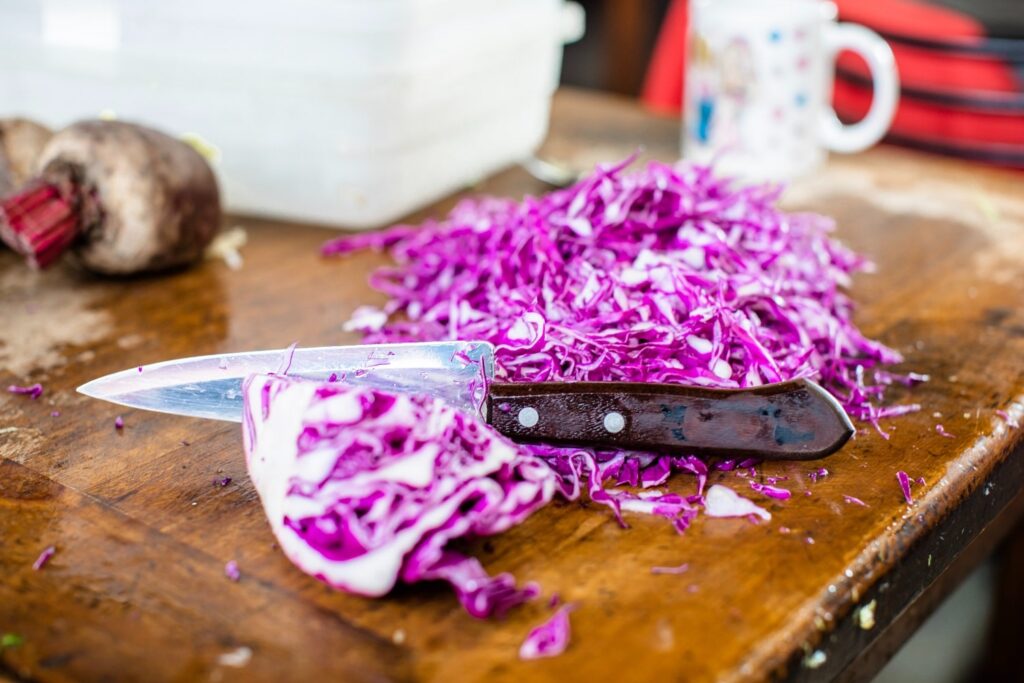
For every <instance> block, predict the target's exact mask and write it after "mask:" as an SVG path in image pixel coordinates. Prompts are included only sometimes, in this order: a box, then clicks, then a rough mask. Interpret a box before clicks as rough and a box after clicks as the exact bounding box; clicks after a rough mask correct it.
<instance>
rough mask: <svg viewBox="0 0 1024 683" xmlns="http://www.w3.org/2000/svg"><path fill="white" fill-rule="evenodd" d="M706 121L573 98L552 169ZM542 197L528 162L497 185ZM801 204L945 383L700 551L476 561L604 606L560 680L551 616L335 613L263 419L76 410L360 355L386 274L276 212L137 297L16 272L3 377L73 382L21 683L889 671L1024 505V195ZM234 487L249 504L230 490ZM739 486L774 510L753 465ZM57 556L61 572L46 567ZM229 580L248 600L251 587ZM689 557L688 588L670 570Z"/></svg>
mask: <svg viewBox="0 0 1024 683" xmlns="http://www.w3.org/2000/svg"><path fill="white" fill-rule="evenodd" d="M678 127H679V126H678V123H677V122H676V121H674V120H671V119H657V118H653V117H650V116H648V115H646V114H644V113H643V112H641V111H640V110H639V109H637V108H635V107H634V106H633V105H631V104H628V103H627V102H625V101H621V100H614V99H608V98H604V97H599V96H595V95H587V94H584V93H579V92H563V93H561V94H560V95H559V96H558V98H557V102H556V110H555V115H554V120H553V128H552V133H551V138H550V140H549V142H548V143H547V144H546V146H545V150H544V151H545V154H547V155H548V156H550V157H553V158H558V159H561V160H562V161H564V162H566V163H570V164H580V165H585V164H588V163H590V162H592V161H595V160H602V159H615V158H620V157H622V156H624V155H626V154H628V153H629V152H631V151H632V150H633V149H634V148H636V147H637V146H638V145H644V146H645V152H644V153H645V154H647V155H650V156H656V157H660V158H666V159H668V158H672V157H673V156H674V155H675V152H676V141H677V136H678ZM541 189H542V188H541V187H540V186H539V185H538V183H536V181H533V180H531V179H530V178H529V177H528V176H526V175H525V174H524V173H523V172H522V171H519V170H509V171H507V172H504V173H501V174H499V175H498V176H496V177H494V178H492V179H489V180H487V181H486V182H483V183H482V184H481V185H480V187H477V188H473V190H484V191H488V192H494V193H500V194H506V195H513V196H519V195H521V194H523V193H524V192H538V191H540V190H541ZM787 201H788V202H789V203H790V204H792V205H793V206H795V207H806V208H812V209H814V210H818V211H822V212H825V213H828V214H830V215H832V216H834V217H835V218H836V220H837V223H838V234H839V235H840V237H842V239H844V240H845V241H847V242H848V243H849V244H850V245H851V246H853V247H854V248H856V249H858V250H860V251H862V252H864V253H867V254H868V255H870V256H871V258H872V259H874V261H875V262H876V263H877V266H878V268H877V272H876V273H874V274H869V275H864V276H862V277H858V278H857V280H856V282H855V286H854V289H853V295H854V298H855V299H856V300H857V301H858V302H859V304H860V309H859V312H858V316H857V318H858V321H859V323H860V324H861V325H862V327H863V329H864V330H865V332H866V333H867V334H868V335H871V336H874V337H878V338H880V339H882V340H883V341H885V342H886V343H888V344H890V345H893V346H895V347H897V348H898V349H900V350H901V351H902V352H903V353H904V354H905V355H906V362H905V363H904V365H903V366H902V367H903V369H906V370H913V371H916V372H923V373H927V374H929V375H931V377H932V380H931V381H930V382H928V383H926V384H923V385H920V386H917V387H915V388H913V389H905V388H902V387H894V388H893V390H892V392H891V394H890V399H889V400H890V401H891V402H894V403H905V402H917V403H920V404H921V405H922V407H923V409H922V410H921V411H920V412H918V413H915V414H912V415H909V416H906V417H902V418H898V419H893V420H889V421H886V423H885V425H886V427H887V428H888V429H889V430H890V431H891V435H892V436H891V438H890V439H889V440H888V441H887V440H885V439H882V438H881V437H880V436H879V435H878V434H877V433H875V432H873V431H872V430H865V429H861V430H860V431H859V432H858V434H857V435H856V437H855V438H854V439H853V440H852V441H851V442H850V443H849V444H847V446H846V447H845V448H844V449H843V450H842V451H840V452H839V453H837V454H836V455H834V456H832V457H831V458H829V459H828V460H827V461H825V462H824V463H822V464H824V465H825V466H827V468H828V470H829V474H828V476H826V477H824V478H820V479H818V481H816V482H815V481H812V479H811V478H810V474H811V473H812V472H814V471H815V470H817V469H818V467H819V466H821V465H820V464H818V463H811V462H803V463H800V462H777V463H769V464H766V465H764V466H762V467H761V468H760V469H759V473H760V476H761V477H765V476H786V477H789V479H788V480H787V481H786V482H785V483H786V484H787V486H788V487H789V488H791V489H792V490H793V491H794V493H795V495H794V496H793V498H792V499H790V500H789V501H785V502H776V501H772V500H770V499H758V502H760V503H761V504H763V505H765V506H766V507H767V508H768V509H770V511H771V512H772V515H773V518H772V521H771V522H770V523H765V524H760V525H755V524H752V523H750V522H748V521H746V520H723V519H705V518H703V517H701V518H699V519H698V520H697V521H696V522H695V523H694V525H693V526H692V527H691V528H690V529H689V531H687V532H686V534H685V535H683V536H679V535H677V534H676V533H675V532H674V531H673V530H672V529H671V528H670V526H669V525H668V524H667V523H665V522H664V521H663V520H658V519H650V518H647V517H643V516H631V517H629V518H628V521H629V522H630V524H631V528H630V529H629V530H623V529H620V528H619V527H618V525H617V524H616V523H615V522H614V520H613V519H612V518H611V517H610V515H609V514H608V513H607V511H606V510H605V509H604V508H601V507H599V506H594V505H588V504H585V503H578V502H574V503H566V502H555V503H553V504H551V505H550V506H548V507H547V508H545V509H543V510H541V511H540V512H539V513H537V514H535V515H534V516H533V517H532V518H530V519H529V520H528V521H527V522H526V523H525V524H523V525H521V526H519V527H517V528H515V529H513V530H511V531H509V532H507V533H505V534H503V535H501V536H498V537H494V538H491V539H487V540H485V541H480V542H473V543H469V544H468V548H469V550H471V551H472V552H473V553H475V554H477V555H478V556H479V557H480V558H481V560H482V561H483V563H484V565H485V566H486V567H487V568H488V569H489V570H492V571H496V572H500V571H511V572H513V573H515V575H516V576H517V577H518V578H520V579H521V580H533V581H537V582H539V583H540V584H541V586H542V587H543V589H544V590H545V593H546V594H550V593H552V592H557V593H558V594H559V595H561V596H562V598H563V599H565V600H568V601H572V602H575V603H577V604H578V609H577V610H576V611H575V612H573V614H572V628H573V640H572V645H571V646H570V648H569V650H568V651H567V652H566V653H565V654H564V655H563V656H561V657H558V658H554V659H548V660H542V661H535V662H520V661H518V660H517V657H516V653H517V650H518V647H519V644H520V643H521V641H522V639H523V637H524V636H525V634H526V633H527V631H528V630H529V629H530V628H531V627H532V626H533V625H535V624H536V623H538V622H539V621H541V620H542V619H544V618H545V617H546V615H547V614H548V610H547V609H546V608H545V606H544V605H543V604H542V602H543V601H537V602H536V603H535V604H530V605H527V606H525V607H523V608H519V609H516V610H514V611H513V612H512V613H510V614H509V615H508V616H507V617H506V618H505V619H503V620H501V621H478V620H475V619H473V618H471V617H469V616H467V615H466V614H465V613H464V612H463V611H462V609H461V608H460V607H459V605H458V603H457V602H456V600H455V599H454V597H453V596H452V595H451V593H450V591H449V590H448V589H446V588H444V587H442V586H434V585H419V586H415V587H407V588H400V589H398V590H396V591H395V592H394V593H393V594H392V595H391V596H389V597H387V598H384V599H379V600H367V599H364V598H360V597H356V596H351V595H346V594H344V593H341V592H337V591H333V590H331V589H329V588H327V587H325V586H323V585H322V584H320V583H318V582H317V581H316V580H314V579H312V578H310V577H308V576H306V575H304V574H303V573H302V572H300V571H299V570H298V569H296V568H295V567H293V566H292V565H291V564H290V563H289V562H288V560H287V559H285V557H284V556H283V555H282V553H281V552H280V551H279V550H278V549H277V548H276V547H275V545H274V539H273V536H272V535H271V532H270V528H269V526H268V525H267V523H266V520H265V518H264V516H263V511H262V509H261V507H260V504H259V501H258V500H257V497H256V494H255V491H254V489H253V487H252V485H251V484H250V483H249V481H248V479H247V477H246V473H245V466H244V463H243V457H242V447H241V435H240V433H239V431H238V428H237V426H236V425H231V424H226V423H216V422H208V421H200V420H191V419H183V418H176V417H173V416H168V415H159V414H154V413H144V412H135V411H122V410H121V409H119V408H117V407H116V406H113V405H109V404H105V403H101V402H98V401H92V400H88V399H86V398H84V397H82V396H79V395H77V394H76V393H75V392H74V389H75V387H76V386H78V385H79V384H80V383H82V382H84V381H86V380H89V379H92V378H94V377H97V376H99V375H102V374H105V373H108V372H111V371H114V370H120V369H123V368H126V367H132V366H134V365H138V364H143V363H150V362H154V361H158V360H163V359H167V358H173V357H177V356H185V355H194V354H203V353H216V352H221V351H237V350H244V349H252V348H275V347H281V346H284V345H286V344H288V343H290V342H292V341H295V340H298V341H299V342H300V343H301V344H303V345H321V344H338V343H351V342H355V341H357V340H356V338H355V336H354V335H353V334H350V333H346V332H344V331H343V330H342V322H343V321H344V320H345V319H346V318H347V316H348V315H349V313H351V311H352V310H353V309H354V308H355V307H356V306H357V305H360V304H365V303H381V302H382V301H383V297H382V296H381V295H380V294H377V293H374V292H372V291H371V290H370V289H369V288H368V287H367V285H366V284H365V282H366V276H367V273H368V272H369V271H370V270H371V269H372V268H374V267H375V266H377V265H380V264H381V263H384V261H385V259H384V257H382V256H380V255H377V254H371V253H364V254H359V255H356V256H353V257H351V258H346V259H344V260H322V259H320V258H319V257H318V255H317V247H318V246H319V245H320V243H321V242H323V241H324V240H325V239H326V238H328V237H329V236H330V235H332V234H333V233H331V232H328V231H327V230H325V229H322V228H315V227H309V226H300V225H291V224H284V223H281V222H277V221H264V220H255V219H249V218H237V219H229V220H228V221H227V223H226V224H227V225H228V226H231V225H235V224H239V225H243V226H244V227H245V228H246V229H247V231H248V235H249V244H248V245H247V246H245V247H244V248H243V250H242V254H243V256H244V259H245V263H244V267H243V268H242V269H241V270H237V271H234V270H230V269H228V268H227V267H226V266H225V264H224V263H222V262H220V261H209V262H206V263H204V264H203V265H202V266H200V267H198V268H195V269H192V270H189V271H186V272H180V273H175V274H171V275H167V276H162V277H153V278H144V279H129V280H118V281H111V280H99V279H95V278H91V277H88V276H85V275H82V274H79V273H77V272H75V271H73V270H71V269H70V268H67V267H61V268H58V269H56V270H53V271H49V272H45V273H32V272H29V271H27V270H26V269H25V268H24V267H22V266H21V264H19V263H17V262H16V260H15V258H14V257H13V256H12V255H11V254H10V253H0V382H2V383H3V385H5V386H6V385H7V384H9V383H19V384H24V383H30V382H35V381H40V382H42V383H43V384H44V385H45V387H46V393H45V394H43V396H42V397H41V398H40V399H39V400H32V399H30V398H28V397H25V396H13V395H8V394H6V393H3V394H2V395H0V456H2V457H0V575H2V577H3V580H2V581H0V633H13V634H17V635H19V636H21V638H22V639H23V642H22V643H21V644H20V645H17V646H13V647H7V648H4V649H3V650H2V651H0V678H3V677H7V678H10V679H13V680H22V679H24V680H39V681H72V680H74V681H80V680H87V681H88V680H137V681H183V680H213V681H221V680H223V681H229V680H245V681H282V680H316V679H323V680H345V681H364V680H367V681H370V680H373V681H380V680H394V681H455V680H485V679H486V680H493V681H522V680H530V681H567V680H587V681H601V680H630V681H658V682H659V683H663V682H664V681H682V680H686V681H711V680H717V681H752V680H762V679H768V678H780V677H788V678H790V679H796V680H828V679H831V678H834V677H836V676H840V675H842V676H845V677H846V678H847V679H848V680H857V679H863V678H864V677H865V676H868V675H870V673H871V672H872V671H873V670H874V669H876V668H877V667H878V666H880V663H881V662H884V659H885V657H884V656H882V655H879V654H878V653H879V652H883V650H884V649H885V648H883V647H881V645H884V644H886V643H888V645H889V646H890V647H894V646H895V645H898V643H899V642H900V641H901V640H902V639H903V638H905V637H906V636H907V634H908V633H909V632H910V631H911V630H912V626H913V625H915V624H916V623H918V622H919V621H920V619H922V618H923V616H921V615H922V614H926V613H927V609H925V608H923V607H922V608H920V609H918V608H916V607H915V606H918V605H924V604H925V603H924V602H922V601H919V598H921V597H922V596H926V595H928V594H929V590H931V591H932V594H938V595H939V597H941V594H943V593H945V592H948V591H949V590H951V589H952V585H955V581H950V580H944V579H943V576H944V575H945V576H951V575H950V574H946V571H947V569H949V570H950V571H952V569H951V568H954V569H955V568H956V567H964V566H967V565H969V564H971V563H972V562H976V561H977V557H980V555H982V554H983V553H984V552H987V549H990V548H991V547H992V545H993V543H994V542H995V541H994V540H993V539H995V540H997V536H998V535H999V534H1002V533H1005V531H1006V530H1007V529H1009V528H1010V526H1011V523H1012V522H1013V521H1014V520H1015V519H1016V518H1017V517H1018V516H1019V515H1020V512H1021V510H1022V508H1024V506H1022V505H1021V500H1022V493H1021V491H1022V481H1024V465H1022V460H1021V457H1020V454H1019V453H1018V454H1017V455H1016V456H1014V453H1015V450H1016V449H1017V448H1018V446H1019V444H1020V442H1021V438H1022V431H1021V429H1019V428H1015V427H1011V426H1010V425H1008V424H1007V421H1006V420H1004V419H1003V418H1002V417H1000V416H999V415H998V414H997V413H996V411H997V410H1005V411H1007V413H1008V415H1009V417H1010V419H1011V420H1014V419H1020V420H1024V360H1022V359H1024V298H1022V289H1024V197H1022V192H1021V176H1019V175H1011V174H1008V173H1007V174H1004V173H1000V172H997V171H992V170H988V169H984V168H982V167H977V166H970V165H966V164H962V163H956V162H951V161H946V160H941V159H938V158H934V157H928V156H923V155H919V154H913V153H909V152H903V151H899V150H894V149H887V148H880V149H877V150H874V151H872V152H870V153H868V154H864V155H859V156H855V157H850V158H844V159H835V160H833V162H832V163H831V164H830V166H829V168H828V170H827V171H826V172H823V173H821V174H819V175H818V176H817V177H815V178H813V179H811V180H810V181H808V182H805V183H802V184H800V185H798V186H795V187H794V188H792V190H791V191H790V192H789V194H788V195H787ZM450 204H451V200H449V201H446V202H443V203H442V204H441V205H439V206H438V207H434V208H433V209H431V210H429V211H427V212H424V214H422V215H428V214H437V213H439V212H441V211H443V210H444V209H445V208H447V207H448V206H450ZM422 215H421V216H422ZM56 412H59V415H55V414H54V413H56ZM118 415H123V418H124V423H125V426H124V429H123V430H120V431H118V430H116V429H115V427H114V420H115V417H117V416H118ZM936 423H941V424H942V425H944V427H945V429H946V430H947V431H948V432H949V433H950V434H952V435H954V436H953V438H946V437H943V436H942V435H940V434H939V433H937V431H936V428H935V425H936ZM1022 423H1024V422H1022ZM897 470H905V471H906V472H907V473H909V474H910V476H911V477H913V478H917V477H923V479H924V481H925V483H924V485H915V486H914V496H915V499H916V502H915V504H914V505H907V503H906V502H905V501H904V499H903V495H902V494H901V492H900V489H899V487H898V485H897V482H896V478H895V472H896V471H897ZM224 477H230V478H231V482H230V483H229V484H228V485H226V486H220V485H215V484H214V480H215V479H221V478H224ZM712 479H713V481H720V482H724V483H726V484H730V485H732V486H734V487H737V488H739V489H742V490H745V489H746V488H747V485H746V482H745V481H744V480H742V479H740V478H738V477H737V475H736V474H735V473H720V474H717V475H715V476H714V477H713V478H712ZM667 488H669V489H671V490H673V491H678V492H683V493H690V492H692V491H693V489H694V482H693V480H692V479H691V478H688V477H686V476H683V475H679V476H676V477H675V478H674V479H672V480H671V481H670V482H669V485H668V487H667ZM844 495H847V496H854V497H856V498H858V499H860V500H862V501H863V502H864V503H865V504H866V506H860V505H856V504H851V503H849V502H846V500H845V499H844ZM50 545H53V546H55V547H56V554H55V555H54V556H53V558H52V559H51V560H50V562H49V563H48V564H47V565H46V566H45V567H44V568H43V569H42V570H40V571H34V570H33V569H32V563H33V561H35V559H36V557H37V556H38V555H39V553H40V552H41V551H42V550H43V549H44V548H46V547H47V546H50ZM979 548H980V550H978V549H979ZM972 549H973V550H972ZM230 560H235V561H237V563H238V566H239V568H240V570H241V579H240V580H239V581H238V582H232V581H231V580H229V579H228V578H226V577H225V575H224V565H225V563H226V562H228V561H230ZM683 562H687V563H689V570H688V571H687V572H686V573H684V574H681V575H655V574H652V573H651V567H653V566H657V565H678V564H680V563H683ZM947 584H948V585H947ZM930 587H931V588H930ZM936 591H937V593H936ZM868 605H873V607H868V608H867V609H868V611H866V612H862V611H861V610H862V608H865V607H866V606H868ZM915 609H916V614H917V616H916V617H915V616H914V615H915ZM871 610H873V612H871ZM868 614H873V617H874V619H873V621H874V625H873V627H872V628H870V629H869V628H866V626H868V625H870V620H869V619H867V618H866V617H867V616H868ZM908 615H909V616H908ZM915 618H916V619H917V621H914V619H915ZM901 624H902V626H901ZM907 624H910V626H907ZM886 639H888V640H886ZM880 644H881V645H880ZM894 644H895V645H894ZM865 652H874V653H875V654H874V659H872V660H871V662H872V663H870V664H863V662H865V661H867V659H868V658H866V657H861V655H862V653H865ZM858 667H859V668H858Z"/></svg>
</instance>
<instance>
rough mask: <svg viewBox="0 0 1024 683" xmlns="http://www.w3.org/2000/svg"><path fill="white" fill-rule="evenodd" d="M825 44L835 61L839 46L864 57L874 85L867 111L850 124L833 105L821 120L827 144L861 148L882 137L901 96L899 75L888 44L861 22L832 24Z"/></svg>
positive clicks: (837, 149)
mask: <svg viewBox="0 0 1024 683" xmlns="http://www.w3.org/2000/svg"><path fill="white" fill-rule="evenodd" d="M825 47H826V49H827V50H828V52H829V55H830V57H831V60H830V61H831V62H832V63H834V62H835V59H836V56H837V55H838V54H839V52H840V50H852V51H854V52H856V53H857V54H859V55H860V56H861V57H863V58H864V61H866V62H867V63H868V70H869V71H870V72H871V80H872V82H873V83H874V88H873V92H872V97H871V108H870V109H868V113H867V115H866V116H865V117H864V118H863V119H861V120H860V121H858V122H857V123H853V124H850V125H845V124H843V123H842V122H841V121H840V120H839V117H838V116H836V112H835V110H834V109H832V107H828V108H827V109H826V110H825V112H824V117H823V120H822V128H823V129H824V130H823V136H824V137H823V139H824V142H825V146H826V147H828V148H829V149H831V150H832V151H834V152H843V153H847V154H848V153H850V152H860V151H861V150H864V149H867V148H868V147H870V146H871V145H873V144H875V143H876V142H878V141H879V140H881V139H882V136H883V135H885V133H886V131H887V130H889V124H891V123H892V117H893V116H894V115H895V114H896V103H897V102H898V101H899V96H900V77H899V74H898V73H897V71H896V59H895V57H893V54H892V49H891V48H890V47H889V44H888V43H886V42H885V40H883V39H882V37H881V36H879V35H878V34H877V33H875V32H874V31H872V30H870V29H867V28H864V27H863V26H860V25H858V24H832V25H830V26H828V27H827V30H826V31H825Z"/></svg>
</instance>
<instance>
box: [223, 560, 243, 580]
mask: <svg viewBox="0 0 1024 683" xmlns="http://www.w3.org/2000/svg"><path fill="white" fill-rule="evenodd" d="M224 576H226V577H228V578H229V579H231V580H232V581H238V580H239V579H240V578H242V572H241V570H240V569H239V568H238V563H237V562H235V561H234V560H228V562H227V564H225V565H224Z"/></svg>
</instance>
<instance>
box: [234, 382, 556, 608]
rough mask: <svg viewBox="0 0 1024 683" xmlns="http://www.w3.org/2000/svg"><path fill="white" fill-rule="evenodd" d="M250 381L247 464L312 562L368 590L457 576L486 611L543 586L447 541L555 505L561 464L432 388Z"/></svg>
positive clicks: (340, 582) (458, 584) (269, 509)
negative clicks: (407, 390) (403, 390)
mask: <svg viewBox="0 0 1024 683" xmlns="http://www.w3.org/2000/svg"><path fill="white" fill-rule="evenodd" d="M243 391H244V395H243V399H244V405H245V409H244V413H243V439H244V442H245V453H246V463H247V466H248V470H249V476H250V478H251V479H252V481H253V484H254V485H255V487H256V490H257V491H258V492H259V496H260V500H261V502H262V503H263V507H264V510H265V511H266V513H267V518H268V519H269V521H270V524H271V527H272V529H273V531H274V534H275V536H276V537H277V540H278V543H279V544H280V545H281V548H282V550H284V552H285V554H286V555H287V556H288V558H289V559H291V560H292V562H294V563H295V564H296V565H298V566H299V568H301V569H302V570H303V571H305V572H307V573H308V574H311V575H313V576H316V577H317V578H319V579H321V580H323V581H325V582H326V583H328V584H330V585H332V586H334V587H336V588H341V589H344V590H346V591H350V592H353V593H359V594H362V595H368V596H379V595H383V594H385V593H387V592H388V591H390V590H391V589H392V587H394V585H395V583H396V582H398V581H399V580H401V581H404V582H406V583H413V582H416V581H421V580H437V579H440V580H445V581H448V582H449V583H450V584H451V585H452V586H453V587H454V588H455V591H456V594H457V595H458V598H459V600H460V602H461V603H462V604H463V606H464V607H465V608H466V610H467V611H468V612H469V613H470V614H472V615H473V616H476V617H487V616H491V615H500V614H501V613H502V612H504V611H505V610H507V609H508V608H510V607H512V606H514V605H516V604H519V603H521V602H523V601H525V600H528V599H530V598H532V597H534V596H535V595H537V592H538V588H537V587H536V586H535V585H530V584H528V585H526V586H523V587H521V588H520V587H517V586H516V584H515V580H514V579H513V577H512V576H511V575H510V574H499V575H497V576H493V577H492V576H489V575H488V574H487V573H486V572H485V571H484V569H483V567H482V566H481V565H480V562H479V561H478V560H477V559H476V558H473V557H469V556H466V555H463V554H460V553H459V552H457V551H455V550H453V549H451V548H449V547H448V543H449V541H451V540H452V539H455V538H460V537H472V536H487V535H491V534H496V533H499V532H501V531H504V530H505V529H508V528H509V527H511V526H514V525H516V524H519V523H520V522H522V521H523V520H524V519H526V517H528V516H529V515H530V513H532V512H533V511H534V510H536V509H537V508H539V507H541V506H543V505H544V504H546V503H547V502H548V501H549V500H550V499H551V497H552V495H553V494H554V492H555V489H556V477H555V475H554V474H553V473H552V471H551V470H550V469H549V468H548V467H547V465H545V464H544V462H543V461H542V460H540V459H538V458H535V457H533V456H531V455H529V454H526V453H524V452H523V451H522V450H521V449H519V448H518V447H517V446H516V445H515V444H513V443H511V442H510V441H508V440H507V439H506V438H504V437H503V436H501V435H500V434H498V433H496V432H495V431H494V430H492V429H491V428H490V427H488V426H487V425H486V424H484V423H483V422H482V421H480V420H479V419H478V418H477V417H476V416H473V415H469V414H466V413H463V412H460V411H457V410H455V409H452V408H450V407H448V406H447V405H445V404H444V403H443V402H441V401H440V400H437V399H432V398H430V397H425V396H411V395H405V394H392V393H388V392H385V391H379V390H376V389H370V388H366V387H355V386H350V385H345V384H341V383H324V382H316V381H311V380H301V379H295V378H291V377H286V376H283V375H276V374H275V375H253V376H250V377H249V378H247V379H246V381H245V384H244V389H243ZM236 571H237V570H236ZM229 576H230V574H229Z"/></svg>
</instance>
